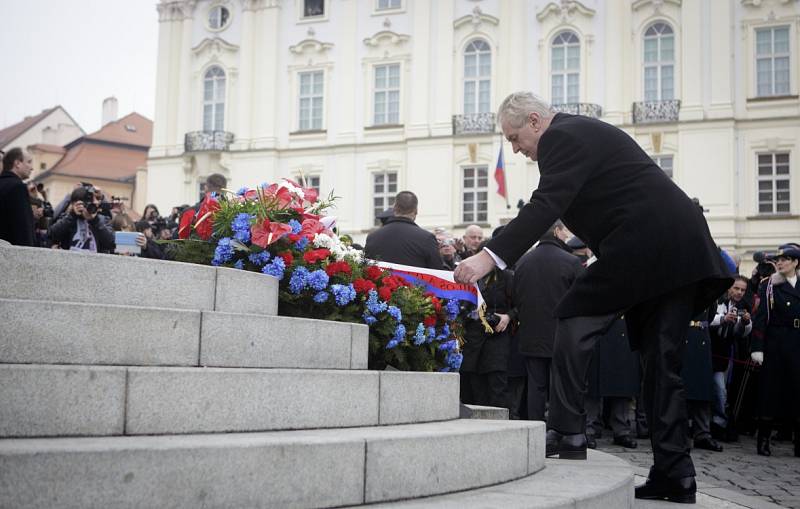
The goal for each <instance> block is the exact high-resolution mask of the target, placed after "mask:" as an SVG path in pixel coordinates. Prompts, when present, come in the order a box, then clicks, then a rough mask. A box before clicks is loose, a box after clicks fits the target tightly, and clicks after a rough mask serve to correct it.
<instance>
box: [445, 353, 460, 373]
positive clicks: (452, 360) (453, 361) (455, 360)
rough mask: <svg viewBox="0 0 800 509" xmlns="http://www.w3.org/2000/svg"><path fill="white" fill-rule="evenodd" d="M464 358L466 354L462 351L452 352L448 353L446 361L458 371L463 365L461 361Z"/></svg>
mask: <svg viewBox="0 0 800 509" xmlns="http://www.w3.org/2000/svg"><path fill="white" fill-rule="evenodd" d="M463 360H464V356H463V355H462V354H460V353H455V352H450V353H449V354H447V358H446V359H445V362H446V363H447V365H448V366H449V367H450V369H452V370H453V371H458V368H460V367H461V362H462V361H463Z"/></svg>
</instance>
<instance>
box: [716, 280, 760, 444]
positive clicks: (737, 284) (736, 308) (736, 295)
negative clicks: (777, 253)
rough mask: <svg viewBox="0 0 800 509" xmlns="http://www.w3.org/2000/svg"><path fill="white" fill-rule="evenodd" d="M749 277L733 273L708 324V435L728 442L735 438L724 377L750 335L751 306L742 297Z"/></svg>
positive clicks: (745, 291) (751, 327) (726, 376)
mask: <svg viewBox="0 0 800 509" xmlns="http://www.w3.org/2000/svg"><path fill="white" fill-rule="evenodd" d="M747 286H748V280H747V278H746V277H744V276H736V278H735V279H734V281H733V286H731V288H730V289H729V290H728V293H727V295H726V296H725V297H723V298H722V299H720V301H719V302H718V303H717V311H716V314H715V315H714V318H713V320H712V321H711V323H710V324H709V328H710V332H711V355H712V359H711V365H712V368H713V372H714V374H713V380H714V393H713V400H712V411H713V417H712V421H711V434H712V436H714V438H719V439H722V440H725V441H727V442H733V441H735V440H736V429H735V425H734V424H733V423H732V422H729V421H732V419H729V418H728V412H726V406H727V399H728V395H727V379H728V373H729V372H730V369H731V368H730V366H731V364H732V363H731V360H732V359H734V358H735V352H736V351H739V350H740V349H741V348H742V347H743V344H742V342H743V341H744V340H746V338H748V337H749V336H750V332H751V331H752V330H753V322H752V319H751V316H750V310H751V309H752V305H751V303H750V302H749V300H747V299H745V295H746V294H747Z"/></svg>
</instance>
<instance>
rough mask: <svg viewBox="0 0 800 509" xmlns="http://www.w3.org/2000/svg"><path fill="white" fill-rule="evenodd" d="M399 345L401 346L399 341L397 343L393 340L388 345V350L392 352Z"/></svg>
mask: <svg viewBox="0 0 800 509" xmlns="http://www.w3.org/2000/svg"><path fill="white" fill-rule="evenodd" d="M399 344H400V342H399V341H397V340H396V339H393V340H391V341H389V342H388V343H386V349H387V350H391V349H392V348H394V347H396V346H397V345H399Z"/></svg>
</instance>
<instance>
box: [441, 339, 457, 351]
mask: <svg viewBox="0 0 800 509" xmlns="http://www.w3.org/2000/svg"><path fill="white" fill-rule="evenodd" d="M457 348H458V340H457V339H451V340H450V341H445V342H443V343H441V344H440V345H439V350H442V351H443V352H452V351H454V350H456V349H457Z"/></svg>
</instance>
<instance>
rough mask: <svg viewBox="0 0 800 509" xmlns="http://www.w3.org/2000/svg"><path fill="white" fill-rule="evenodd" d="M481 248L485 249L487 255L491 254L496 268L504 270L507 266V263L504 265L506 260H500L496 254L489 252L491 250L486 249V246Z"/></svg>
mask: <svg viewBox="0 0 800 509" xmlns="http://www.w3.org/2000/svg"><path fill="white" fill-rule="evenodd" d="M483 250H484V251H486V252H487V253H489V256H491V257H492V260H494V264H495V265H497V268H498V269H500V270H506V267H508V265H506V262H504V261H503V260H501V259H500V257H499V256H497V255H496V254H494V253H492V252H491V251H489V250H488V249H486V248H483Z"/></svg>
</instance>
